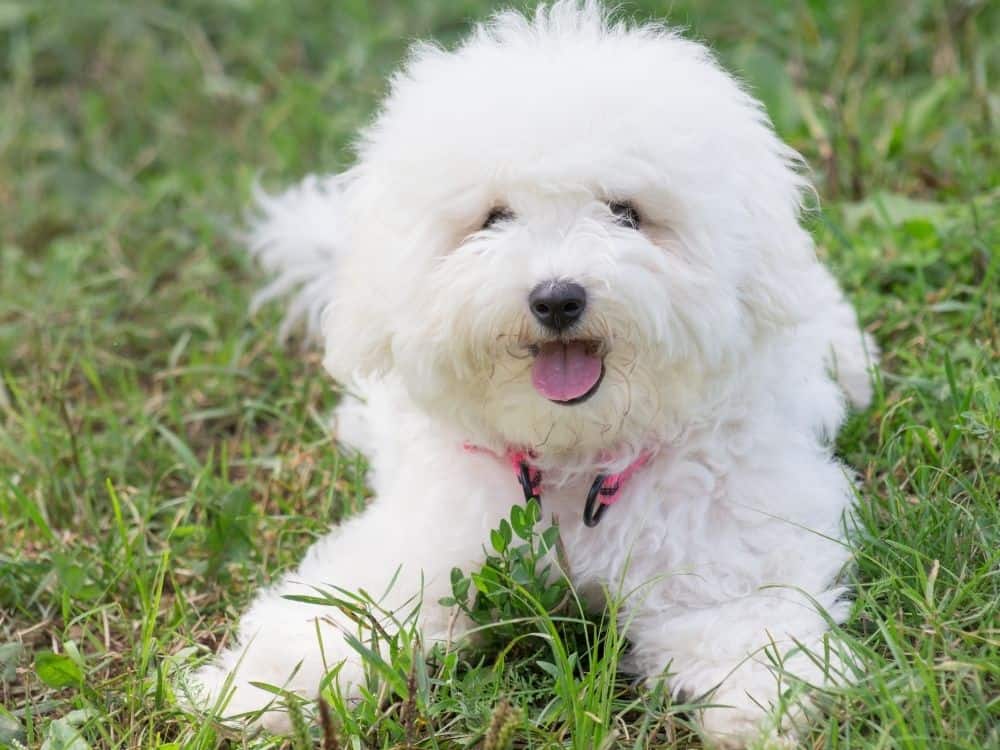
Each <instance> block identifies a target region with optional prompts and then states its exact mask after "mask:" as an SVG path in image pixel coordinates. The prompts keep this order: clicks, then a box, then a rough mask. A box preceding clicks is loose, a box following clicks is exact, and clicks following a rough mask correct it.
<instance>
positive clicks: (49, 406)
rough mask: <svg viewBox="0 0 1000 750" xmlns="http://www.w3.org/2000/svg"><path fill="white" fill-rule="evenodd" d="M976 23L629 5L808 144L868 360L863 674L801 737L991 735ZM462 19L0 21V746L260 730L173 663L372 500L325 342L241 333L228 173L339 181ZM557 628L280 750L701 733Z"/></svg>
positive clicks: (985, 96)
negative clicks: (338, 438) (211, 711)
mask: <svg viewBox="0 0 1000 750" xmlns="http://www.w3.org/2000/svg"><path fill="white" fill-rule="evenodd" d="M989 5H990V4H989V3H986V2H974V1H973V0H967V1H966V2H958V1H955V2H945V0H933V1H932V0H911V1H903V2H886V3H875V2H862V1H860V0H844V1H843V2H839V3H825V2H820V1H819V0H797V1H795V2H776V1H774V2H765V1H764V0H758V1H756V2H746V3H730V2H723V0H712V1H705V2H699V3H695V2H688V1H687V0H672V1H671V2H652V0H645V1H643V2H630V3H627V4H626V7H627V8H628V9H629V12H631V13H634V14H635V15H637V16H640V17H650V16H655V17H659V18H664V17H665V18H667V19H668V20H669V21H670V22H672V23H674V24H679V25H682V26H685V27H687V28H688V30H689V33H691V34H693V35H695V36H697V37H699V38H702V39H705V40H707V41H709V42H710V43H711V45H712V46H713V47H714V48H715V49H716V50H717V52H718V54H719V56H720V57H721V59H722V60H723V61H724V62H725V63H726V64H727V65H728V66H729V67H730V68H732V69H734V70H735V71H737V72H739V74H740V75H741V76H742V77H743V78H744V79H745V80H746V81H747V82H748V84H749V85H750V86H751V87H752V88H753V90H754V91H755V92H756V93H757V95H758V96H760V97H761V98H762V99H763V100H764V102H765V103H766V105H767V108H768V110H769V112H770V114H771V117H772V118H773V120H774V122H775V124H776V126H777V128H778V130H779V132H780V133H781V135H782V136H783V137H784V138H785V139H786V140H788V141H789V142H791V143H792V144H793V145H794V146H795V147H796V148H798V149H799V150H800V151H801V152H802V153H803V154H804V155H805V156H806V158H807V159H808V161H809V163H810V164H811V165H812V167H813V170H814V172H813V178H814V180H815V182H816V186H817V190H818V194H819V197H820V206H821V207H820V209H819V210H817V211H814V212H813V213H812V214H811V216H810V218H809V222H810V225H811V229H812V231H813V233H814V235H815V237H816V240H817V244H818V248H819V252H820V253H821V254H822V256H823V257H824V258H825V259H826V260H827V261H828V263H829V264H830V265H831V267H832V268H833V269H834V271H835V273H836V275H837V276H838V277H839V278H840V280H841V281H842V283H843V284H844V286H845V288H846V289H847V291H848V294H849V296H850V297H851V298H852V299H853V300H854V301H855V303H856V305H857V308H858V311H859V314H860V317H861V319H862V321H863V324H864V325H865V327H866V328H867V330H869V331H870V332H871V333H872V334H873V336H874V337H875V339H876V340H877V341H878V342H879V345H880V346H881V347H882V349H883V350H884V358H883V362H882V367H881V370H880V373H879V375H878V381H877V388H876V391H877V393H876V398H875V401H874V404H873V405H872V407H871V408H870V409H869V410H867V411H866V412H864V413H860V414H856V415H854V416H853V417H852V418H851V420H850V422H849V423H848V425H847V427H846V429H845V430H844V431H843V433H842V435H841V437H840V440H839V442H838V449H839V453H840V454H841V455H842V456H843V457H844V459H845V460H846V461H848V462H849V463H850V464H851V465H852V466H854V467H855V468H856V469H857V470H858V472H859V474H860V476H861V478H862V482H861V485H860V489H859V509H860V510H859V515H858V522H857V525H858V529H857V543H858V556H857V557H858V564H857V567H856V569H855V570H854V571H852V572H851V574H850V575H851V578H852V581H853V583H854V585H855V587H856V592H857V603H856V606H855V607H854V610H853V614H852V616H851V618H850V620H849V622H848V623H847V624H846V626H845V627H844V629H843V634H842V635H843V638H844V640H845V641H846V642H847V643H849V644H850V645H851V647H852V648H853V649H854V650H855V651H856V653H857V654H858V655H859V657H860V659H861V660H862V661H863V663H864V665H865V667H866V673H865V674H864V675H863V676H861V678H860V681H859V682H858V684H857V685H855V686H854V687H851V688H843V689H839V690H831V691H828V692H827V694H825V695H823V696H821V701H820V702H821V703H822V705H823V707H824V709H825V714H824V718H823V719H822V720H820V721H819V722H818V723H817V724H816V726H815V727H814V728H813V730H812V731H811V733H810V734H809V735H808V736H807V738H806V739H805V740H804V744H803V746H804V747H811V748H845V749H850V750H853V749H855V748H906V749H908V750H909V749H914V750H916V749H919V748H932V749H935V750H936V749H938V748H970V749H972V748H1000V500H998V498H1000V377H998V376H1000V364H998V362H1000V356H998V355H1000V328H998V326H1000V321H998V312H1000V310H998V307H1000V294H998V292H1000V252H998V249H1000V189H998V187H997V185H998V184H1000V159H998V148H997V146H998V143H1000V133H998V131H1000V127H998V126H1000V96H998V93H997V91H998V83H997V79H998V76H1000V44H998V43H997V40H998V39H1000V4H996V3H994V4H992V7H988V6H989ZM491 7H495V4H493V3H489V2H486V1H485V0H416V1H415V2H411V3H401V2H399V3H397V2H387V1H386V0H377V1H375V2H365V1H364V0H337V1H336V2H334V1H332V0H331V1H330V2H322V1H320V0H315V1H314V2H305V1H303V2H291V1H289V2H266V1H265V0H215V1H212V0H175V1H174V2H170V3H160V4H157V3H151V2H141V1H137V2H124V1H122V2H104V1H102V0H93V2H89V3H77V2H71V1H70V0H66V1H65V2H51V1H49V0H35V1H34V2H32V1H31V0H24V1H23V2H22V1H20V0H4V1H2V2H0V706H2V708H0V747H12V748H21V747H30V748H36V747H39V746H41V747H45V748H47V749H48V750H56V749H57V748H72V750H83V749H84V748H87V747H94V748H133V747H135V748H138V747H142V748H156V747H159V748H168V747H170V748H172V747H197V748H210V747H220V746H224V747H242V746H245V745H246V746H249V745H259V746H272V747H277V746H279V745H280V744H281V742H282V741H281V740H276V739H269V738H252V737H243V736H241V735H240V734H239V733H232V732H228V733H225V732H221V731H218V730H217V729H216V728H215V727H214V726H213V725H211V724H210V723H205V722H201V721H198V720H195V719H191V718H189V717H187V716H186V715H184V714H183V713H182V712H181V711H180V710H179V709H178V708H177V707H176V703H175V699H174V695H173V689H172V681H171V679H170V676H171V670H172V669H174V668H175V667H176V666H177V665H183V664H191V663H194V662H195V661H196V660H198V659H200V658H204V656H205V655H206V654H208V653H209V651H210V650H214V649H215V648H217V647H218V646H219V645H220V644H221V643H222V642H224V641H225V640H226V638H227V634H228V633H229V629H230V628H231V627H232V625H233V624H234V623H235V621H236V618H237V617H238V615H239V613H240V611H241V609H242V608H243V607H244V606H245V605H246V604H247V602H248V600H249V598H250V596H251V595H252V592H253V591H254V590H255V589H256V588H257V587H258V586H260V585H262V584H264V583H266V582H267V581H269V580H272V579H273V578H274V577H275V576H276V575H278V574H279V573H280V572H281V571H282V570H284V569H286V568H288V567H289V566H290V565H292V564H293V563H294V562H295V561H296V560H297V558H298V557H299V556H300V555H301V554H302V553H303V551H304V550H305V549H306V547H307V546H308V545H309V544H310V542H311V541H313V540H314V539H315V538H316V537H317V536H318V535H319V534H321V533H322V532H323V531H324V530H325V529H326V528H327V526H328V524H330V523H331V522H334V521H337V520H338V519H340V518H342V517H344V516H346V515H349V514H352V513H355V512H357V511H358V510H359V509H360V508H362V507H363V506H364V504H365V501H366V490H365V487H364V484H363V469H364V467H363V466H362V465H361V464H360V461H359V460H358V459H356V458H353V457H350V456H346V455H341V454H339V453H338V451H337V449H336V446H335V444H334V443H333V441H332V439H331V437H330V435H329V434H328V432H327V429H326V427H325V422H324V415H325V414H326V413H327V412H328V410H329V409H330V408H331V406H332V405H333V404H334V403H336V400H337V391H336V386H335V385H334V384H333V383H331V382H330V381H329V380H328V379H327V378H326V377H325V375H324V373H323V371H322V368H321V367H320V363H319V354H318V353H317V352H315V351H311V350H308V349H306V350H303V349H302V348H301V347H300V346H298V344H297V343H296V342H295V341H292V342H282V341H280V340H278V338H277V323H278V321H279V319H280V309H279V308H278V307H277V306H272V307H267V308H265V309H263V310H261V311H260V312H258V313H257V314H255V315H250V314H249V313H248V303H249V299H250V296H251V295H252V293H253V290H254V288H255V287H256V286H257V285H258V284H259V283H260V280H261V279H260V276H259V274H258V273H257V272H256V271H255V269H254V268H253V265H252V263H250V262H249V261H248V259H247V258H246V257H245V255H244V254H243V252H242V250H241V247H240V245H239V242H238V241H237V240H236V239H235V236H236V234H237V230H238V229H239V227H240V222H241V212H242V211H243V209H244V207H245V206H246V204H247V202H248V196H249V193H250V188H251V185H252V184H253V182H254V180H256V179H259V180H261V181H262V182H263V183H264V184H265V185H266V186H271V187H277V186H280V185H282V184H285V183H287V182H289V181H291V180H294V179H296V178H297V177H300V176H302V175H304V174H306V173H308V172H323V171H332V170H337V169H340V168H343V167H344V166H345V165H347V164H349V163H350V159H351V155H350V142H351V137H352V133H353V132H354V131H355V129H356V128H357V127H358V126H360V125H362V124H363V123H365V122H366V120H367V119H368V118H369V117H370V115H371V112H372V109H373V107H374V106H375V104H376V101H377V98H378V96H379V95H380V93H381V92H382V91H384V76H385V75H386V74H387V73H388V72H389V71H391V70H392V69H393V67H394V66H395V65H396V64H397V63H398V61H399V59H400V57H401V55H402V54H403V53H404V50H405V47H406V44H407V43H408V41H409V40H411V39H412V38H414V37H418V36H434V37H436V38H438V39H441V40H442V41H444V42H448V41H451V40H454V39H455V38H457V37H458V36H459V35H460V34H461V33H462V31H463V30H465V29H467V28H468V25H469V22H470V19H474V18H477V17H480V16H481V15H482V14H483V13H485V12H486V11H488V10H489V9H490V8H491ZM483 541H484V544H488V540H483ZM508 604H509V606H510V611H511V613H512V614H518V613H519V612H520V610H518V607H522V609H523V604H524V602H523V601H520V602H519V601H512V602H508V603H507V604H505V605H504V606H507V605H508ZM525 611H526V612H527V611H528V610H525ZM520 613H521V614H524V612H520ZM553 623H554V621H553V619H552V618H550V617H547V616H539V617H537V618H534V619H531V618H528V621H527V622H520V623H519V624H517V625H512V626H510V627H512V628H518V629H520V630H519V632H520V634H521V635H522V636H523V638H522V640H521V641H520V643H522V644H524V645H523V647H519V648H517V649H514V650H512V651H511V652H509V653H507V654H504V655H503V658H502V659H498V658H497V653H496V651H495V650H493V651H490V650H483V651H479V652H476V651H463V652H460V653H454V652H453V653H451V654H448V655H441V654H439V655H437V657H436V658H435V659H432V660H431V661H430V662H428V663H424V662H423V661H422V660H419V659H417V660H414V659H412V651H410V650H408V648H407V643H406V642H405V638H404V639H402V640H401V641H400V646H401V648H400V649H399V650H398V653H397V657H396V659H395V660H394V661H393V663H391V664H388V665H385V666H383V667H382V668H381V681H382V684H383V686H384V687H383V688H382V689H381V692H376V693H375V694H373V695H372V696H371V697H370V698H369V699H367V700H365V701H363V702H362V703H361V704H360V705H359V706H358V707H356V708H355V709H354V711H353V713H349V712H347V711H346V709H345V708H344V707H343V706H337V705H334V707H333V714H334V716H333V721H332V726H331V727H329V728H328V731H327V732H326V733H325V734H326V735H327V736H326V737H325V738H324V737H323V734H324V732H323V731H322V729H321V728H320V727H319V726H308V725H305V722H303V726H300V727H299V730H298V733H297V735H296V736H295V737H294V738H293V739H292V740H286V741H285V742H290V743H291V745H292V746H294V747H297V748H305V747H311V746H317V747H318V746H325V747H328V748H333V747H337V746H343V747H354V748H361V747H420V748H434V747H442V748H445V747H467V746H476V745H477V743H482V746H484V747H486V748H488V750H499V749H500V748H502V747H505V746H508V745H509V744H510V743H513V746H514V747H518V748H527V747H531V748H547V747H574V748H580V750H583V749H584V748H589V747H607V748H612V747H613V748H642V747H652V748H686V747H699V746H700V745H698V743H697V739H696V737H695V736H694V735H693V733H692V732H691V730H690V728H689V721H688V719H687V717H686V714H685V711H684V708H685V707H684V706H678V705H671V704H670V703H669V701H667V700H665V699H664V698H663V696H661V695H659V694H657V693H655V692H654V693H648V692H644V691H642V690H640V689H639V688H638V687H637V686H635V685H633V684H632V683H631V682H630V681H629V678H628V676H627V675H619V676H618V677H617V678H616V677H615V669H614V666H615V663H616V660H617V657H618V655H619V652H620V646H621V644H620V642H619V640H618V634H617V633H615V632H613V631H609V630H608V629H606V628H602V627H601V626H600V623H597V624H593V623H591V624H586V623H579V622H566V623H562V624H559V625H558V628H556V630H554V631H553V632H557V635H558V638H556V637H554V636H553V637H552V638H550V639H549V640H548V641H542V640H539V639H537V638H535V639H532V633H534V632H536V631H539V630H545V629H547V628H552V627H553ZM531 644H537V645H531ZM547 644H548V645H547ZM553 644H558V645H559V647H560V648H559V649H556V647H555V645H553ZM557 651H558V652H559V653H556V652H557ZM575 657H578V658H575ZM574 658H575V660H574ZM375 671H376V672H378V671H380V670H379V669H378V668H376V669H375ZM491 724H492V730H491V729H490V727H491ZM498 729H501V730H502V731H497V730H498ZM498 735H502V736H498Z"/></svg>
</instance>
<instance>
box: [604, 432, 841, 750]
mask: <svg viewBox="0 0 1000 750" xmlns="http://www.w3.org/2000/svg"><path fill="white" fill-rule="evenodd" d="M779 457H783V458H784V460H783V461H777V460H775V459H777V458H779ZM767 459H768V461H771V463H767V462H763V463H758V462H756V461H751V462H747V463H742V464H739V465H736V466H730V469H729V471H728V472H727V474H726V475H725V478H724V479H722V478H720V480H719V485H718V486H717V490H718V491H719V492H720V495H719V496H718V498H717V499H716V500H714V501H713V502H711V503H704V502H703V507H704V508H705V510H706V512H707V513H709V514H710V515H711V518H712V523H711V524H707V523H706V524H701V523H698V524H692V525H691V526H690V533H689V534H688V535H687V536H683V531H682V530H681V529H679V528H675V527H671V531H673V532H674V533H675V534H676V535H677V536H676V541H677V544H678V545H680V544H681V543H683V544H684V546H683V547H680V546H675V547H673V548H671V549H670V553H671V555H672V556H673V561H672V562H671V563H670V567H669V568H667V569H661V570H663V573H664V574H663V575H661V576H660V577H659V578H657V579H656V580H654V581H652V582H650V584H649V585H648V587H647V588H645V589H644V590H642V591H641V593H640V595H639V596H638V597H636V598H634V599H633V598H632V597H630V599H629V600H626V601H625V604H624V608H625V610H626V612H625V615H624V617H623V622H625V623H626V625H627V628H628V636H629V640H630V641H631V643H632V650H631V652H630V655H629V656H630V661H631V663H632V667H633V668H634V669H636V671H638V672H639V673H640V674H643V675H645V676H646V677H647V678H648V679H650V680H652V681H658V680H660V679H662V677H663V676H664V674H666V676H667V679H668V680H669V684H670V687H671V690H672V692H673V693H674V695H677V696H680V695H683V696H684V698H685V699H686V700H697V701H699V702H701V701H707V705H706V706H705V708H703V709H701V710H699V711H698V716H697V718H698V719H699V722H700V724H701V726H702V727H703V729H704V731H705V733H706V735H707V736H708V737H709V738H710V739H711V740H712V741H713V742H715V743H717V744H719V745H720V746H723V747H744V746H747V745H748V744H751V745H752V744H753V742H755V741H756V740H761V739H765V738H766V739H767V740H768V741H771V742H773V741H774V740H776V739H778V738H780V737H784V736H788V737H792V736H794V729H795V725H796V718H797V717H798V716H799V714H800V713H801V707H802V706H803V705H806V704H804V703H802V702H799V701H796V700H792V699H791V696H790V695H786V691H787V690H788V689H789V688H801V687H803V686H804V685H803V682H804V683H807V684H810V685H817V686H822V685H829V684H833V683H838V682H842V681H847V680H848V678H849V675H846V674H845V666H844V664H842V663H841V661H840V659H839V658H838V656H837V655H838V653H839V649H838V648H837V645H838V642H837V640H836V638H833V637H832V636H829V637H830V638H832V640H830V641H827V640H826V639H827V638H828V635H827V633H828V631H829V629H830V625H831V623H840V622H843V620H844V619H845V618H846V617H847V614H848V611H849V609H850V603H849V602H848V601H846V600H845V599H844V595H845V593H846V591H845V589H844V587H843V586H840V585H839V584H838V582H837V579H838V576H839V574H840V573H841V571H842V569H843V567H844V566H845V564H847V562H848V560H849V558H850V549H849V547H848V546H847V544H846V543H845V542H844V541H843V533H844V532H843V522H842V520H841V514H842V513H843V512H844V511H845V510H846V509H847V507H848V506H849V503H850V500H851V497H852V494H853V488H852V486H851V482H850V480H849V478H848V477H847V476H846V475H845V474H844V471H843V469H842V468H841V467H840V466H839V465H837V464H836V463H834V462H832V461H829V460H827V459H825V458H823V457H821V456H816V455H815V454H811V453H810V452H809V451H790V450H786V452H785V453H784V454H783V456H781V454H777V453H774V452H772V453H771V454H770V455H768V456H767ZM678 502H680V503H682V504H683V503H686V504H688V505H690V506H692V507H696V506H697V503H698V500H697V498H693V497H692V498H690V499H681V500H679V501H678ZM636 590H638V589H636ZM828 645H829V648H828ZM789 741H790V740H789ZM766 744H767V743H766V742H765V745H766ZM754 746H756V745H754Z"/></svg>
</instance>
